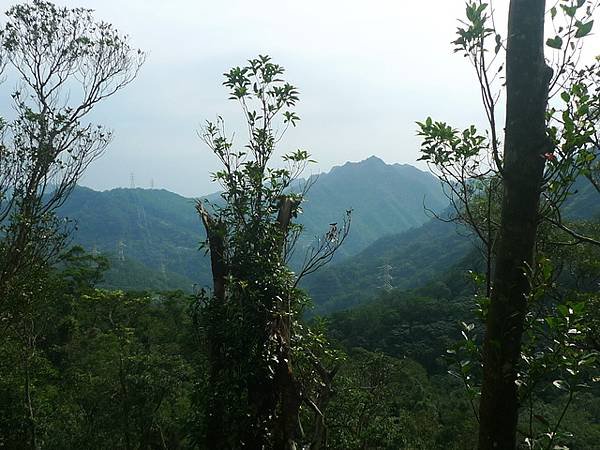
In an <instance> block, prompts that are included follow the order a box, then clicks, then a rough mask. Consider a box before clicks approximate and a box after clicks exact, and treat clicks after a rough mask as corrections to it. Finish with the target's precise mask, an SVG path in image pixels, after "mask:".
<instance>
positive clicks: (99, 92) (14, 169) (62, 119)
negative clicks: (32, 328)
mask: <svg viewBox="0 0 600 450" xmlns="http://www.w3.org/2000/svg"><path fill="white" fill-rule="evenodd" d="M6 16H7V21H6V22H5V24H4V26H3V28H2V30H1V36H2V41H1V46H2V48H3V50H4V58H5V60H6V63H7V66H8V70H7V74H8V75H10V76H12V75H16V76H17V77H18V84H17V89H16V90H15V91H14V92H13V93H12V95H11V97H12V102H13V107H14V110H15V111H16V117H15V118H14V120H11V121H8V122H6V123H5V124H4V126H3V128H2V141H1V144H0V168H1V169H2V175H1V177H0V223H1V224H2V225H1V226H2V240H1V241H0V263H1V265H0V298H2V297H3V295H2V294H3V293H6V290H7V289H8V286H9V285H10V283H11V280H12V279H13V278H14V277H15V275H17V274H18V273H19V272H20V271H22V270H23V269H24V268H26V267H27V266H29V265H31V264H32V263H34V262H40V263H44V262H47V261H50V260H52V258H54V257H55V256H56V255H57V253H58V252H59V251H60V249H61V248H62V245H63V241H64V237H65V230H66V228H65V227H66V224H65V223H64V222H62V221H60V220H58V219H57V218H56V217H55V215H54V212H55V211H56V209H57V208H58V207H59V206H60V205H61V204H62V203H63V202H64V201H65V200H66V198H67V197H68V195H69V193H70V192H71V190H72V189H73V188H74V187H75V185H76V183H77V181H78V180H79V179H80V178H81V176H82V174H83V172H84V171H85V169H86V168H87V167H88V165H89V164H90V163H91V162H92V161H93V160H94V159H96V158H97V157H99V156H100V155H101V154H102V152H103V151H104V150H105V148H106V146H107V145H108V143H109V142H110V139H111V132H110V130H107V129H105V128H104V127H103V126H101V125H94V124H92V123H86V122H85V117H86V116H87V115H88V114H89V112H90V111H91V110H92V109H93V108H94V107H95V106H96V105H97V104H98V103H99V102H101V101H103V100H104V99H106V98H107V97H110V96H111V95H113V94H115V93H116V92H117V91H119V90H121V89H122V88H124V87H125V86H127V85H128V84H129V83H130V82H131V81H132V80H133V79H134V78H135V77H136V75H137V73H138V70H139V68H140V66H141V65H142V63H143V62H144V54H143V53H142V52H141V51H140V50H136V49H134V48H132V47H131V46H130V45H129V43H128V39H127V37H126V36H123V35H121V34H120V33H119V32H118V31H117V30H115V29H114V28H113V27H112V26H111V25H110V24H108V23H105V22H98V21H95V20H94V18H93V16H92V11H91V10H87V9H82V8H76V9H67V8H59V7H57V6H55V5H54V4H52V3H50V2H46V1H43V0H34V1H33V2H32V3H24V4H21V5H16V6H13V7H12V8H10V9H9V10H8V11H7V12H6Z"/></svg>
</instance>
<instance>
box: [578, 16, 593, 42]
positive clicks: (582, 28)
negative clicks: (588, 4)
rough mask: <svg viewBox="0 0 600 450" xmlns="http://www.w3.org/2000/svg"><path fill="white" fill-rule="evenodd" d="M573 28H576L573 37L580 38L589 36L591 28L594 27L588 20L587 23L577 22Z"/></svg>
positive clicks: (591, 21)
mask: <svg viewBox="0 0 600 450" xmlns="http://www.w3.org/2000/svg"><path fill="white" fill-rule="evenodd" d="M575 26H576V27H577V31H576V32H575V37H576V38H582V37H584V36H587V35H588V34H590V32H591V31H592V27H593V26H594V21H593V20H590V21H589V22H587V23H581V22H578V23H577V24H575Z"/></svg>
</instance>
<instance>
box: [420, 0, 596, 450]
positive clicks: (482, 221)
mask: <svg viewBox="0 0 600 450" xmlns="http://www.w3.org/2000/svg"><path fill="white" fill-rule="evenodd" d="M595 6H596V4H595V2H591V1H583V0H580V1H570V0H565V1H561V2H557V4H556V5H553V6H552V7H551V8H550V9H549V10H548V11H546V2H545V1H543V0H531V1H526V0H512V1H511V2H510V10H509V17H508V34H507V35H508V39H507V40H506V41H504V40H503V39H502V37H501V35H500V34H499V33H498V31H497V30H496V29H495V27H494V20H493V11H490V4H488V3H485V2H482V1H470V2H467V8H466V10H467V19H466V21H465V22H464V27H461V28H459V29H458V38H457V39H456V41H454V44H455V45H456V50H457V51H459V52H461V53H463V54H464V55H465V56H466V57H468V58H469V60H470V62H471V63H472V64H473V66H474V68H475V71H476V74H477V78H478V82H479V85H480V88H481V96H482V101H483V105H484V109H485V112H486V117H487V120H488V125H489V128H488V130H487V133H486V134H485V135H482V134H480V133H478V132H477V130H476V129H475V127H474V126H471V127H469V128H468V129H466V130H464V131H462V132H459V131H458V130H455V129H453V128H451V127H450V126H448V125H446V124H445V123H441V122H433V121H432V120H431V119H427V120H426V121H425V122H423V123H420V124H419V126H420V131H419V134H420V135H421V136H423V137H424V142H423V158H422V159H424V160H427V161H428V162H429V163H430V164H431V166H432V167H433V168H434V170H435V171H436V172H437V173H438V174H439V176H440V179H441V180H442V181H443V182H444V183H445V186H446V187H447V189H448V192H449V196H450V198H451V200H452V204H453V205H454V206H455V209H456V211H457V215H456V218H457V220H459V221H461V222H463V223H466V224H467V225H469V226H470V227H471V228H472V229H473V230H474V232H475V234H476V235H477V236H478V237H479V238H480V240H481V242H482V243H483V248H484V250H485V251H484V257H485V259H486V263H487V264H486V266H487V270H486V274H485V275H486V276H485V277H484V278H485V281H486V284H487V289H486V292H485V295H484V299H483V301H481V302H480V306H481V312H482V316H483V318H484V319H485V338H484V343H483V355H482V359H483V361H482V362H483V366H482V368H483V377H482V386H481V397H480V403H479V412H478V415H477V419H478V420H479V424H480V427H479V448H480V449H497V448H502V449H513V448H515V447H516V445H517V426H518V420H519V410H520V408H521V407H522V406H523V401H524V400H525V399H527V398H528V397H529V400H531V397H530V396H531V393H532V390H533V389H534V387H535V384H536V383H537V382H539V381H540V379H541V378H540V377H537V378H536V377H535V376H533V374H534V372H535V370H534V369H536V370H541V368H542V366H541V365H540V366H535V365H532V364H529V361H531V360H532V359H531V358H530V356H532V355H529V354H525V353H522V350H523V347H522V345H523V337H524V333H526V337H527V342H526V344H527V348H528V350H531V351H535V352H537V353H536V355H538V354H539V353H540V348H543V349H544V352H545V351H548V349H550V350H551V349H552V348H553V346H554V344H555V343H556V342H558V340H556V339H554V340H552V339H550V340H549V341H547V342H545V343H544V342H542V341H540V340H537V339H540V338H541V337H542V336H544V335H545V336H546V337H547V336H550V335H552V333H554V332H555V331H556V330H557V329H558V328H559V327H554V328H553V325H552V324H555V325H556V323H557V321H560V320H563V319H565V320H566V322H567V323H568V322H569V320H571V323H574V322H573V320H572V319H573V318H572V317H570V316H571V315H572V312H573V311H575V310H576V309H577V308H575V309H573V308H569V307H566V306H564V305H562V306H560V307H558V308H556V309H557V311H556V314H555V317H548V320H547V321H546V322H545V321H544V320H542V321H541V322H542V324H543V325H542V326H539V320H537V319H538V318H539V317H540V316H539V315H537V314H536V313H537V311H535V312H534V309H535V308H538V307H539V306H540V304H541V303H544V301H545V300H547V298H544V297H547V296H545V294H547V293H548V292H547V291H545V292H544V289H546V287H547V286H549V285H550V283H548V282H549V281H550V280H549V277H548V276H547V273H549V272H550V271H551V268H550V267H549V266H548V265H547V264H546V263H545V262H544V261H545V260H544V258H543V254H542V251H543V250H544V245H543V240H542V239H541V233H540V224H543V225H544V227H545V228H544V230H546V231H547V228H548V226H550V227H554V228H555V229H558V230H560V231H561V232H563V233H566V235H567V237H569V238H571V242H565V243H568V244H571V245H573V244H579V243H589V244H596V245H597V244H598V241H596V240H595V239H593V238H592V237H590V236H584V235H582V234H580V233H578V232H577V231H575V230H573V229H572V228H570V227H568V226H567V224H566V223H565V222H564V220H563V219H562V217H561V214H560V207H561V206H562V204H563V203H564V201H565V200H566V199H567V198H568V197H569V196H570V195H572V194H573V193H574V191H575V189H574V188H573V185H574V182H575V181H576V180H577V179H578V178H582V177H586V178H587V179H588V180H589V182H590V183H591V184H592V185H593V186H595V187H596V189H597V186H596V185H595V184H594V183H595V180H596V178H597V169H598V163H597V160H598V153H597V148H598V146H597V124H598V117H597V115H598V111H599V108H598V106H600V102H599V101H598V100H599V97H598V94H597V92H598V91H597V90H596V89H595V88H594V86H595V85H596V83H597V79H598V66H597V64H593V65H591V66H587V67H584V68H581V67H579V66H578V65H577V62H578V58H579V55H580V51H581V45H582V44H581V38H583V37H585V36H587V35H588V34H589V33H590V32H591V29H592V26H593V20H592V14H593V12H594V10H595ZM546 13H547V15H548V16H550V18H551V20H552V24H553V25H554V32H555V34H554V36H553V37H551V38H550V39H547V40H545V36H544V32H545V21H546V20H545V18H546ZM545 44H546V46H547V47H548V48H549V50H550V52H549V53H550V55H549V57H548V58H546V57H545V52H544V48H545ZM503 52H505V54H506V59H505V60H502V58H501V55H502V53H503ZM503 75H504V77H503ZM498 82H501V86H500V89H498V90H496V88H495V87H494V86H495V85H496V84H497V83H498ZM503 92H505V95H506V97H505V100H506V124H505V128H504V135H502V133H501V132H499V131H498V129H497V117H496V116H497V112H496V106H497V104H498V101H499V99H500V98H501V94H502V93H503ZM558 93H560V101H561V102H562V104H559V103H557V102H552V104H551V105H550V106H549V104H548V100H549V98H552V97H553V96H555V95H556V94H558ZM498 205H500V207H499V208H498ZM573 240H574V241H573ZM540 274H541V275H540ZM548 306H549V303H548V302H547V301H546V302H545V304H544V307H548ZM554 306H556V305H554ZM561 308H563V309H564V311H567V313H566V314H562V313H561V311H563V309H561ZM569 311H570V312H569ZM566 316H569V317H566ZM542 317H543V316H542ZM565 320H563V321H565ZM573 329H575V330H576V331H578V329H577V328H573ZM470 330H471V327H468V329H467V332H469V331H470ZM531 330H537V331H538V332H539V334H538V335H536V336H534V333H532V332H531ZM572 335H573V333H571V337H569V336H568V333H566V334H565V333H562V335H561V336H562V337H561V339H562V340H564V343H565V344H568V345H566V347H569V348H575V347H577V346H578V344H575V343H574V341H573V342H570V341H572ZM542 339H543V338H542ZM562 340H561V342H562ZM548 342H549V344H548ZM542 353H543V352H542ZM562 356H565V358H556V359H557V360H560V361H561V362H560V363H553V364H552V365H549V366H545V365H544V366H543V370H541V371H542V372H544V373H545V375H547V374H549V373H552V372H553V371H555V372H560V371H562V372H564V373H565V375H568V376H571V377H572V378H573V383H567V382H565V381H564V380H557V381H558V382H556V383H555V385H557V386H559V387H561V388H564V387H565V386H569V388H568V389H567V390H569V391H570V393H571V397H570V398H572V394H573V391H574V389H576V387H575V386H576V384H575V383H576V380H577V377H578V375H579V374H580V372H581V371H580V369H577V370H573V368H572V367H570V366H569V367H567V364H566V363H565V362H566V361H569V363H570V362H573V361H574V360H575V366H581V367H583V366H585V365H586V364H589V363H590V362H593V361H594V358H589V357H588V358H587V359H577V358H584V356H583V355H582V354H581V353H577V352H571V353H570V354H569V355H568V357H567V356H566V353H565V355H562ZM545 362H547V361H545ZM545 362H544V363H545ZM469 364H470V362H467V363H466V365H465V366H464V367H463V369H464V371H465V373H466V372H468V370H469V369H468V367H469ZM561 364H564V366H561ZM559 366H560V367H559ZM538 375H539V374H538ZM569 402H570V400H569V401H568V402H567V407H568V404H569ZM531 416H532V417H533V413H531ZM562 416H564V414H563V415H562ZM562 416H561V418H559V423H557V424H556V425H551V426H550V425H549V429H548V432H547V433H545V436H546V440H547V445H548V448H550V447H551V445H552V444H553V442H554V440H555V438H556V431H557V429H558V426H559V424H560V420H561V419H562ZM529 429H530V432H529V435H527V434H526V438H525V440H526V441H527V442H528V444H529V445H530V446H534V445H537V443H539V442H537V438H536V437H535V436H533V435H532V432H531V430H532V427H531V426H530V427H529ZM536 442H537V443H536Z"/></svg>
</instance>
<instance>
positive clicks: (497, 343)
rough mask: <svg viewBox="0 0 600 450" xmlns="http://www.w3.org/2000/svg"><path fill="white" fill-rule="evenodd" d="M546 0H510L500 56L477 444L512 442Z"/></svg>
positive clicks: (506, 449)
mask: <svg viewBox="0 0 600 450" xmlns="http://www.w3.org/2000/svg"><path fill="white" fill-rule="evenodd" d="M544 11H545V1H544V0H511V2H510V12H509V23H508V47H507V58H506V59H507V62H506V72H507V73H506V82H507V110H506V136H505V147H504V170H503V176H504V177H503V181H504V198H503V202H502V217H501V224H500V231H499V238H498V244H497V252H496V257H495V264H494V268H495V269H494V275H493V288H492V292H491V304H490V309H489V312H488V317H487V323H486V326H487V327H486V335H485V341H484V354H483V361H484V369H483V386H482V393H481V404H480V413H479V415H480V429H479V449H480V450H487V449H490V450H491V449H495V450H512V449H514V448H515V447H516V429H517V420H518V412H519V401H518V398H517V387H516V384H515V379H516V366H517V363H518V359H519V354H520V350H521V337H522V333H523V323H524V317H525V313H526V308H527V300H526V298H527V295H528V293H529V283H528V280H527V275H526V271H527V269H526V267H527V266H530V265H531V264H532V263H533V259H534V247H535V239H536V232H537V224H538V203H539V197H540V189H541V185H542V180H543V171H544V161H545V160H544V158H543V156H542V155H543V154H544V153H546V152H548V151H549V150H550V147H549V146H550V145H551V144H550V140H549V139H548V137H547V134H546V125H545V111H546V106H547V98H548V84H549V81H550V78H551V75H552V71H551V69H550V68H549V67H548V66H547V65H546V64H545V61H544V54H543V48H544V47H543V46H544Z"/></svg>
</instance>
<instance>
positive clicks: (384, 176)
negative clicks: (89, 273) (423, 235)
mask: <svg viewBox="0 0 600 450" xmlns="http://www.w3.org/2000/svg"><path fill="white" fill-rule="evenodd" d="M300 184H302V183H300ZM208 198H209V199H211V200H216V199H218V195H216V194H213V195H211V196H209V197H208ZM307 198H308V199H307V202H306V204H305V207H304V212H303V214H301V216H300V217H299V221H300V222H301V223H303V224H304V225H305V227H306V228H305V233H304V236H303V238H302V239H301V240H300V241H299V242H298V251H297V252H296V256H297V258H298V259H301V258H302V255H303V251H304V249H305V248H306V247H307V246H309V245H310V244H311V241H312V240H313V239H314V238H315V237H316V236H318V235H321V234H322V233H324V232H325V231H326V230H327V229H328V225H329V224H330V223H332V222H337V221H339V220H341V218H342V217H343V215H344V213H345V211H346V210H347V209H352V210H353V215H352V228H351V234H350V236H349V238H348V239H347V241H346V242H345V243H344V246H343V250H342V251H341V252H340V255H338V258H339V259H340V260H341V259H343V258H344V257H350V256H352V255H355V254H357V253H359V252H360V251H362V250H363V249H365V248H366V247H367V246H368V245H369V244H371V243H373V242H374V241H376V240H377V239H378V238H381V237H382V236H386V235H389V234H394V233H398V232H401V231H405V230H408V229H409V228H411V227H415V226H419V225H421V224H423V223H424V222H426V221H427V220H428V216H427V214H426V213H425V211H424V209H423V205H424V204H425V205H427V207H428V208H431V209H433V210H436V211H439V210H441V209H442V208H443V207H444V206H445V205H446V202H445V198H444V196H443V194H442V192H441V189H440V186H439V183H438V181H437V180H436V179H435V178H434V177H433V176H432V175H431V174H429V173H426V172H423V171H421V170H419V169H416V168H414V167H412V166H409V165H400V164H394V165H388V164H385V163H384V162H383V161H382V160H381V159H378V158H376V157H371V158H368V159H367V160H365V161H361V162H358V163H346V164H344V165H343V166H340V167H335V168H333V169H332V170H331V171H330V172H329V173H326V174H322V175H320V176H319V177H318V180H317V181H316V182H315V183H314V184H313V186H312V188H311V190H310V191H309V193H308V196H307ZM60 212H61V214H62V215H63V216H66V217H68V218H70V219H73V220H74V221H75V223H76V224H77V229H76V232H75V234H74V237H73V238H74V242H76V243H78V244H81V245H83V246H84V247H85V248H87V249H88V250H90V251H92V250H95V251H97V252H99V253H102V254H106V255H110V256H111V257H112V259H114V260H116V261H119V260H120V259H121V257H123V258H125V259H126V260H128V261H131V262H132V263H134V266H135V267H137V268H139V270H137V269H135V270H134V269H132V268H129V269H128V270H127V272H128V273H130V277H131V279H130V281H127V282H125V279H126V277H125V274H124V272H123V271H120V273H117V271H119V269H117V268H116V266H114V265H113V268H112V269H111V271H110V272H109V273H108V274H107V280H108V283H109V284H110V285H111V286H112V285H114V286H129V287H131V288H133V289H135V288H142V287H146V288H147V287H148V285H147V284H145V281H144V279H146V278H152V279H161V277H164V274H165V273H166V274H167V277H170V275H169V274H173V275H174V276H173V279H172V280H171V281H170V283H172V284H171V285H172V286H177V287H181V288H186V287H187V289H189V287H191V286H192V285H193V284H197V285H199V286H207V285H209V283H210V268H209V264H208V259H207V258H206V257H205V256H204V253H203V252H202V251H200V250H199V246H200V243H201V241H202V240H203V239H204V230H203V228H202V225H201V223H200V221H199V219H198V217H197V215H196V212H195V210H194V199H190V198H185V197H182V196H180V195H177V194H174V193H172V192H168V191H166V190H159V189H139V188H138V189H113V190H110V191H104V192H97V191H93V190H91V189H88V188H84V187H79V188H77V189H76V190H75V191H74V192H73V194H72V195H71V197H70V198H69V200H68V201H67V203H66V204H65V205H64V206H63V207H62V209H61V211H60ZM134 272H138V273H136V274H135V275H134ZM141 273H145V274H146V276H143V275H141ZM115 280H120V281H115ZM135 280H138V281H139V282H136V281H135ZM173 283H174V284H173Z"/></svg>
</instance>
